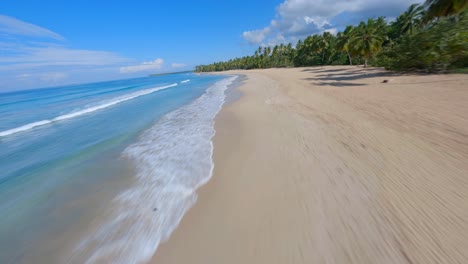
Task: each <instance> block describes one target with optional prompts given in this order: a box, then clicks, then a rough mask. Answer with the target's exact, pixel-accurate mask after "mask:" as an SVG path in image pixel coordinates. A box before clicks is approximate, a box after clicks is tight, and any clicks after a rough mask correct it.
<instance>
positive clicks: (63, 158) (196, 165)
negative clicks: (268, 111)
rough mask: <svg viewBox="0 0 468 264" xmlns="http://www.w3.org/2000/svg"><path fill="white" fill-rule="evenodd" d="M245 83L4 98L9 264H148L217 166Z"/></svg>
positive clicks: (50, 91)
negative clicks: (219, 142)
mask: <svg viewBox="0 0 468 264" xmlns="http://www.w3.org/2000/svg"><path fill="white" fill-rule="evenodd" d="M236 78H237V77H236V76H214V75H197V74H194V73H179V74H169V75H160V76H152V77H143V78H136V79H128V80H117V81H108V82H99V83H90V84H80V85H70V86H64V87H54V88H44V89H34V90H25V91H15V92H4V93H0V263H2V264H9V263H49V264H51V263H125V264H129V263H145V262H147V261H148V260H149V259H150V258H151V257H152V256H153V255H154V253H155V252H156V250H157V248H158V246H159V245H160V243H162V242H164V241H165V240H167V239H168V238H169V236H170V234H171V232H172V231H173V230H174V229H175V228H176V227H177V225H178V224H179V222H180V221H181V219H182V217H183V216H184V214H185V213H186V212H187V210H188V209H189V208H190V207H191V206H192V205H193V204H194V203H195V202H196V199H197V194H196V190H197V188H199V187H200V186H202V185H203V184H205V183H206V182H207V181H208V180H209V179H210V178H211V176H212V171H213V166H214V164H213V160H212V155H213V143H212V137H213V136H214V134H215V129H214V118H215V116H216V114H217V113H218V111H219V110H220V109H221V107H222V105H223V104H224V102H225V98H226V91H227V89H228V87H229V86H230V85H231V84H233V83H234V82H235V81H236Z"/></svg>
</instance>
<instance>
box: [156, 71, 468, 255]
mask: <svg viewBox="0 0 468 264" xmlns="http://www.w3.org/2000/svg"><path fill="white" fill-rule="evenodd" d="M228 73H232V74H242V75H245V76H246V80H245V81H244V84H243V85H242V86H241V87H240V88H239V90H240V91H241V92H242V94H243V95H242V97H241V98H240V99H238V100H236V101H234V102H232V103H229V104H228V105H226V106H225V107H224V108H223V109H222V110H221V112H220V114H219V115H218V116H217V118H216V126H215V127H216V131H217V133H216V135H215V137H214V163H215V169H214V174H213V178H212V179H211V181H210V182H208V184H206V185H205V186H203V187H202V188H201V189H200V190H199V192H198V193H199V197H198V201H197V203H196V204H195V206H194V207H193V208H191V209H190V211H189V212H188V213H187V214H186V215H185V217H184V219H183V220H182V222H181V224H180V226H179V227H178V228H177V229H176V230H175V232H174V233H173V234H172V236H171V237H170V239H169V240H168V241H167V242H166V243H164V244H162V245H161V246H160V247H159V249H158V251H157V252H156V254H155V256H154V257H153V260H152V261H151V262H152V263H155V264H176V263H177V264H180V263H191V264H198V263H200V264H201V263H203V264H207V263H213V264H214V263H226V264H228V263H236V264H237V263H256V264H258V263H265V264H267V263H268V264H272V263H359V264H363V263H423V264H430V263H468V251H467V249H468V86H467V83H468V75H462V74H458V75H457V74H454V75H395V74H391V73H389V72H385V71H383V70H381V69H376V68H370V69H363V68H360V67H356V66H336V67H334V66H329V67H310V68H292V69H268V70H251V71H236V72H228ZM224 74H226V72H225V73H224ZM384 80H387V82H384Z"/></svg>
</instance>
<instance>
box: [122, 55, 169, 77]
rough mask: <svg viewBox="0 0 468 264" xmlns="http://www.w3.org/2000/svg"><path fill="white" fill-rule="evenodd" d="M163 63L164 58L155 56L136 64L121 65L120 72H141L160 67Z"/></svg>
mask: <svg viewBox="0 0 468 264" xmlns="http://www.w3.org/2000/svg"><path fill="white" fill-rule="evenodd" d="M163 64H164V60H163V59H161V58H157V59H155V60H154V61H147V62H143V63H142V64H138V65H132V66H126V67H121V68H120V72H121V73H134V72H142V71H155V70H159V69H161V67H162V65H163Z"/></svg>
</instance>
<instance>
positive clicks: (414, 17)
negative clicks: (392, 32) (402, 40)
mask: <svg viewBox="0 0 468 264" xmlns="http://www.w3.org/2000/svg"><path fill="white" fill-rule="evenodd" d="M423 14H424V6H422V5H418V4H413V5H411V6H410V7H409V8H408V10H406V11H405V12H404V13H403V14H401V15H400V16H399V17H398V18H397V19H396V21H395V23H394V24H395V25H396V27H397V28H398V33H399V34H400V35H402V34H405V33H409V34H413V32H414V30H415V29H416V28H417V27H419V26H420V25H421V18H422V16H423Z"/></svg>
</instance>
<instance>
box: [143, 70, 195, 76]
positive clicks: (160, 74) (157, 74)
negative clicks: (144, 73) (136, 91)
mask: <svg viewBox="0 0 468 264" xmlns="http://www.w3.org/2000/svg"><path fill="white" fill-rule="evenodd" d="M192 72H193V71H179V72H165V73H153V74H150V75H149V76H151V77H154V76H163V75H173V74H180V73H192Z"/></svg>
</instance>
